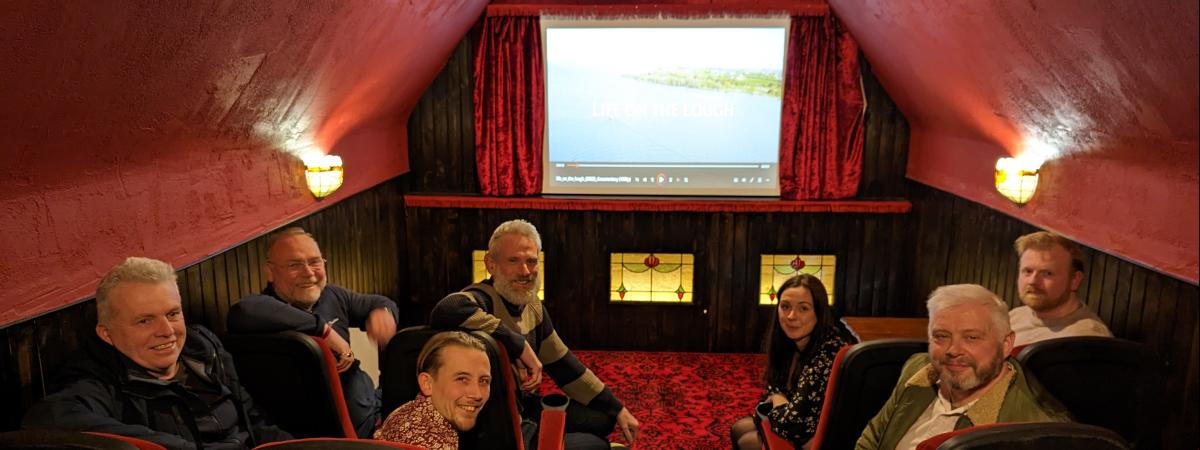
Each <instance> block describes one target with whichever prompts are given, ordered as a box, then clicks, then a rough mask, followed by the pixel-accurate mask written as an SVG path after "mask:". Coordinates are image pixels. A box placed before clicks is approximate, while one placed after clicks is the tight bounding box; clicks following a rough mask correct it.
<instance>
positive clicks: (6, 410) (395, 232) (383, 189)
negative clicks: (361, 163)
mask: <svg viewBox="0 0 1200 450" xmlns="http://www.w3.org/2000/svg"><path fill="white" fill-rule="evenodd" d="M401 188H402V187H401V182H400V180H399V179H394V180H392V181H389V182H386V183H383V184H381V185H379V186H376V187H374V188H371V189H369V190H367V191H364V192H361V193H359V194H357V195H354V196H353V197H350V198H349V199H347V200H345V201H342V202H339V203H336V204H333V205H331V206H330V207H329V208H326V209H324V210H321V211H318V212H316V213H314V214H312V215H309V216H307V217H304V218H302V219H299V220H296V221H294V222H292V223H289V224H287V225H284V226H281V227H280V228H284V227H288V226H293V225H296V226H301V227H304V228H305V229H306V230H308V231H309V232H310V233H312V234H313V235H314V237H315V238H316V239H317V242H319V243H320V246H321V253H322V254H323V256H324V257H325V258H326V259H327V260H329V263H328V265H327V272H328V279H329V282H330V283H334V284H338V285H341V286H344V287H347V288H350V289H352V290H355V291H360V292H371V293H377V294H381V295H386V296H387V297H389V298H392V299H393V300H396V301H398V302H399V303H400V310H401V322H402V323H401V324H400V325H401V326H405V325H413V324H417V323H424V321H425V317H424V316H417V315H414V314H411V312H412V311H414V310H416V309H417V308H415V307H413V306H411V305H408V304H407V299H408V294H407V290H408V283H409V277H408V276H407V269H406V267H405V266H404V265H405V264H406V262H407V260H406V259H405V258H403V257H402V255H403V253H404V242H403V237H404V226H403V220H404V217H403V214H402V212H403V210H404V208H403V203H402V202H403V195H402V193H401V192H400V190H401ZM266 240H267V238H266V235H263V236H259V237H256V238H254V239H251V240H249V241H247V242H245V243H242V244H240V245H237V246H235V247H233V248H230V249H228V250H226V251H224V252H222V253H219V254H217V255H213V256H211V257H209V258H207V259H205V260H203V261H200V262H197V263H195V264H192V265H190V266H187V267H182V268H179V269H178V271H177V272H176V274H177V275H178V277H179V280H178V283H179V293H180V296H181V297H182V299H183V307H184V317H185V318H186V321H187V323H188V324H201V325H204V326H206V327H208V328H210V329H212V330H213V331H215V332H217V333H218V334H219V335H222V336H223V335H224V334H225V330H226V328H225V317H226V314H227V313H228V311H229V307H230V306H231V305H232V304H233V303H235V302H236V301H237V300H238V299H239V298H241V297H243V296H245V295H248V294H251V293H255V292H259V291H261V290H262V289H263V287H264V286H265V285H266V283H267V281H266V278H265V277H264V276H263V274H262V271H261V270H260V268H261V267H262V263H263V261H264V260H265V258H266V244H267V242H266ZM95 325H96V304H95V301H94V299H84V300H81V301H80V302H78V303H76V304H73V305H71V306H68V307H66V308H62V309H60V310H57V311H54V312H51V313H48V314H44V315H42V316H39V317H35V318H31V319H29V320H26V321H24V322H18V323H15V324H12V325H10V326H8V327H5V328H3V329H0V404H2V405H4V407H3V408H0V431H4V430H14V429H16V428H17V426H18V425H19V423H20V419H21V415H22V414H23V413H24V411H25V410H26V409H28V408H29V406H30V405H32V404H33V403H34V402H36V401H37V400H38V399H40V398H42V397H43V396H45V394H46V392H47V390H48V389H53V388H54V387H53V385H54V382H53V379H52V378H53V376H54V375H55V373H56V371H57V370H58V368H59V367H61V366H62V364H63V363H64V362H66V359H67V358H68V357H69V356H70V354H71V352H73V351H74V350H75V349H77V348H79V345H80V343H81V342H82V340H83V339H84V338H86V337H87V336H89V335H92V334H93V333H95V331H94V328H95Z"/></svg>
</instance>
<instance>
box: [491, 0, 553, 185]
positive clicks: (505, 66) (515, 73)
mask: <svg viewBox="0 0 1200 450" xmlns="http://www.w3.org/2000/svg"><path fill="white" fill-rule="evenodd" d="M544 84H545V78H544V72H543V71H542V38H541V28H540V26H539V24H538V18H537V17H536V16H533V17H531V16H495V17H491V16H490V17H486V18H484V20H483V32H482V34H481V37H480V39H479V47H478V49H477V51H476V53H475V91H474V100H475V145H476V151H475V163H476V167H477V170H478V171H479V185H480V191H481V193H482V194H483V195H490V196H514V195H535V194H538V193H540V192H541V191H542V146H543V140H542V134H543V133H544V130H545V127H544V124H545V99H544V95H545V94H544V92H545V91H544V89H543V86H544Z"/></svg>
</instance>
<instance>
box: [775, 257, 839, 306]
mask: <svg viewBox="0 0 1200 450" xmlns="http://www.w3.org/2000/svg"><path fill="white" fill-rule="evenodd" d="M836 266H837V257H836V256H834V255H799V254H793V255H762V268H761V270H760V272H759V273H760V276H759V289H758V304H760V305H775V304H777V303H778V300H777V299H776V297H777V296H778V295H777V294H778V293H777V292H775V289H778V288H779V285H780V284H783V282H784V281H786V280H787V279H788V278H791V277H793V276H795V275H797V274H801V273H806V274H809V275H812V276H815V277H817V278H820V279H821V284H824V285H825V291H826V292H828V293H829V304H830V305H832V304H833V299H834V292H833V280H834V278H833V275H834V271H835V269H836V268H837V267H836Z"/></svg>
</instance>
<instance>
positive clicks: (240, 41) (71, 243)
mask: <svg viewBox="0 0 1200 450" xmlns="http://www.w3.org/2000/svg"><path fill="white" fill-rule="evenodd" d="M486 3H487V2H486V0H399V1H341V0H329V1H228V0H206V1H189V2H160V1H154V0H122V1H116V2H90V1H79V2H55V1H49V2H40V1H18V2H0V30H4V31H3V33H4V40H3V43H0V64H2V66H0V105H2V106H0V134H2V135H3V136H4V139H3V144H0V145H2V147H0V179H2V180H4V181H5V183H6V184H5V186H4V188H2V189H0V230H2V231H0V248H2V249H3V254H4V257H3V258H0V286H4V294H3V296H0V326H3V325H4V324H6V323H10V322H12V321H15V320H17V319H20V318H24V317H29V316H32V315H35V314H38V313H42V312H45V311H48V310H51V309H54V308H56V307H60V306H62V305H65V304H68V303H71V302H74V301H76V300H78V299H81V298H85V297H87V296H89V295H91V293H92V291H93V289H94V288H95V285H96V282H97V281H98V280H99V277H100V276H101V275H103V273H104V272H106V271H107V270H108V269H109V268H110V267H112V266H113V265H114V264H115V263H117V262H119V260H120V259H121V258H123V257H125V256H129V255H147V256H152V257H156V258H160V259H164V260H167V261H169V262H171V263H173V264H176V265H177V266H178V265H184V264H189V263H192V262H195V261H198V260H201V259H203V258H205V257H206V256H208V255H210V254H212V253H214V252H218V251H220V250H222V249H224V248H228V247H230V246H232V245H234V244H236V243H238V242H240V241H243V240H245V239H248V238H251V237H254V236H256V235H259V234H261V233H263V232H264V231H267V230H269V229H271V228H274V227H276V226H278V225H280V224H282V223H286V222H287V221H290V220H292V219H294V218H297V217H300V216H303V215H307V214H309V213H311V212H313V211H315V210H317V209H319V208H321V207H322V206H325V205H329V204H331V203H333V202H336V201H338V200H339V199H341V198H345V197H346V196H349V195H351V194H354V193H355V192H359V191H361V190H363V189H366V188H367V187H370V186H373V185H375V184H378V183H380V182H382V181H385V180H387V179H389V178H392V177H395V176H397V175H400V174H402V173H404V172H406V171H407V170H408V161H407V136H406V134H405V133H406V131H405V125H406V124H407V121H408V115H409V113H410V112H411V111H412V109H413V106H414V105H415V104H416V102H417V100H418V99H419V98H420V96H421V94H422V93H423V92H424V91H425V89H426V87H427V86H428V85H429V83H430V82H431V81H432V80H433V78H434V77H435V76H436V75H437V73H438V72H439V71H440V70H441V67H442V66H443V65H444V64H445V61H446V60H447V58H448V57H449V55H450V52H451V50H452V49H453V48H454V46H455V45H456V44H457V43H458V42H459V41H460V40H461V38H462V36H463V35H464V34H465V33H466V32H467V30H468V29H469V28H470V27H471V26H472V25H473V24H474V23H475V21H476V20H477V19H478V18H479V16H480V14H481V13H482V12H483V9H484V7H485V6H486ZM305 151H320V152H329V151H332V152H333V153H336V154H340V155H341V156H342V157H343V159H344V161H345V165H346V182H345V185H344V186H343V187H342V188H341V190H340V191H338V192H337V193H336V194H334V196H333V197H332V198H330V199H328V200H325V201H323V202H320V203H318V202H317V201H315V200H313V198H312V196H311V195H310V194H308V192H307V189H306V187H305V185H304V181H303V175H302V170H303V166H302V164H301V163H300V161H299V160H298V158H297V157H296V156H295V155H296V154H298V153H300V152H305Z"/></svg>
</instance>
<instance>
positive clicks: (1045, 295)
mask: <svg viewBox="0 0 1200 450" xmlns="http://www.w3.org/2000/svg"><path fill="white" fill-rule="evenodd" d="M1013 247H1014V248H1016V250H1017V255H1018V256H1020V258H1021V262H1020V266H1019V268H1018V272H1017V293H1018V294H1019V295H1020V296H1021V302H1022V303H1025V306H1020V307H1017V308H1013V310H1012V311H1009V313H1008V319H1009V323H1010V324H1012V329H1013V332H1014V333H1016V334H1017V339H1016V342H1015V343H1014V344H1013V345H1027V344H1032V343H1034V342H1037V341H1044V340H1046V339H1054V338H1061V337H1071V336H1103V337H1112V332H1111V331H1109V330H1108V327H1107V326H1105V325H1104V322H1103V321H1102V320H1100V317H1099V316H1096V313H1093V312H1092V310H1090V309H1088V307H1087V305H1084V304H1083V302H1081V301H1079V298H1078V297H1076V296H1075V292H1076V291H1078V290H1079V285H1080V283H1082V282H1083V251H1082V250H1080V249H1079V245H1077V244H1075V243H1074V242H1071V241H1070V240H1068V239H1067V238H1064V237H1062V236H1060V235H1057V234H1054V233H1050V232H1046V231H1038V232H1036V233H1030V234H1027V235H1024V236H1021V237H1019V238H1017V241H1016V242H1015V243H1014V244H1013Z"/></svg>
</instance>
